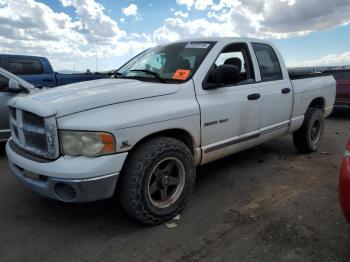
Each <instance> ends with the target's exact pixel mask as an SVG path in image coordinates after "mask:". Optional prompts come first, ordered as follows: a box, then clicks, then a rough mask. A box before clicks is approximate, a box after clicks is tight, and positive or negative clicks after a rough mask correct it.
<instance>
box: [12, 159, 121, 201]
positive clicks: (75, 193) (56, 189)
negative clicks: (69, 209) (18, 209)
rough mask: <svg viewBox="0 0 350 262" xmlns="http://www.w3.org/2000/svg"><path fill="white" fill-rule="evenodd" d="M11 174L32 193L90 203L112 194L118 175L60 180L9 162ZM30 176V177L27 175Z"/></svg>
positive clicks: (62, 199) (61, 199)
mask: <svg viewBox="0 0 350 262" xmlns="http://www.w3.org/2000/svg"><path fill="white" fill-rule="evenodd" d="M9 166H10V169H11V171H12V173H13V174H14V175H15V176H16V177H17V178H18V179H19V180H20V181H21V182H22V183H23V184H24V185H25V186H26V187H28V188H29V189H31V190H32V191H34V192H36V193H38V194H40V195H43V196H46V197H49V198H52V199H56V200H60V201H63V202H92V201H97V200H101V199H106V198H110V197H112V196H113V194H114V190H115V187H116V184H117V180H118V176H119V173H116V174H110V175H106V176H102V177H95V178H89V179H74V180H72V179H60V178H55V177H48V176H43V175H37V176H35V177H34V176H33V175H35V174H33V173H31V172H29V171H28V170H24V169H22V168H20V167H18V166H16V165H15V164H13V163H11V162H9ZM29 174H30V175H29Z"/></svg>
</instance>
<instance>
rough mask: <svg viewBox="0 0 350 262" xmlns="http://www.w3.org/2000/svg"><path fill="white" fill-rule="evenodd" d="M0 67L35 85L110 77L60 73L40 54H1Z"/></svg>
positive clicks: (43, 85) (54, 84) (44, 85)
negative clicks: (39, 55)
mask: <svg viewBox="0 0 350 262" xmlns="http://www.w3.org/2000/svg"><path fill="white" fill-rule="evenodd" d="M0 67H2V68H4V69H6V70H7V71H9V72H11V73H13V74H15V75H17V76H19V77H21V78H23V79H24V80H26V81H27V82H29V83H31V84H33V85H35V86H42V87H55V86H60V85H66V84H71V83H76V82H82V81H88V80H94V79H100V78H107V77H108V74H100V73H94V74H91V73H82V74H59V73H56V72H54V71H53V69H52V66H51V64H50V62H49V60H48V59H47V58H45V57H38V56H24V55H2V54H0Z"/></svg>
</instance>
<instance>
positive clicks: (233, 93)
mask: <svg viewBox="0 0 350 262" xmlns="http://www.w3.org/2000/svg"><path fill="white" fill-rule="evenodd" d="M334 100H335V80H334V78H333V77H331V76H323V77H313V78H305V79H299V80H290V78H289V75H288V71H287V69H286V67H285V65H284V62H283V59H282V57H281V55H280V53H279V52H278V51H277V50H276V49H275V48H274V47H273V45H272V44H270V43H268V42H265V41H261V40H256V39H246V38H205V39H196V40H188V41H179V42H175V43H170V44H165V45H160V46H157V47H155V48H152V49H149V50H147V51H145V52H143V53H141V54H139V55H138V56H136V57H135V58H133V59H132V60H130V61H129V62H128V63H126V64H125V65H124V66H122V67H121V68H120V69H119V70H118V71H116V72H115V75H114V77H112V78H110V79H101V80H94V81H90V82H82V83H77V84H72V85H67V86H62V87H59V88H55V89H53V90H48V91H43V92H39V93H37V94H33V95H28V96H25V97H16V98H14V99H12V100H10V101H9V103H8V106H9V108H10V123H11V130H12V138H11V139H10V140H9V141H8V143H7V145H6V152H7V156H8V160H9V165H10V168H11V170H12V172H13V174H14V175H15V176H16V177H17V178H19V180H21V181H22V182H23V183H24V184H25V185H26V186H28V187H29V188H31V189H32V190H34V191H36V192H37V193H39V194H42V195H44V196H47V197H50V198H53V199H57V200H61V201H65V202H88V201H95V200H100V199H105V198H109V197H112V196H113V195H114V193H117V194H118V195H119V200H120V201H121V204H122V206H123V207H124V209H125V210H126V212H127V213H128V214H129V215H130V216H131V217H132V218H134V219H136V220H138V221H140V222H142V223H144V224H148V225H155V224H159V223H162V222H164V221H166V220H169V219H171V218H173V217H174V216H175V215H177V214H178V213H179V212H180V211H181V210H182V209H183V208H184V207H185V205H186V203H187V202H188V200H189V199H190V196H191V194H192V191H193V188H194V185H195V174H196V168H195V167H196V166H198V165H203V164H206V163H208V162H211V161H214V160H216V159H219V158H222V157H225V156H228V155H230V154H232V153H235V152H238V151H241V150H244V149H247V148H250V147H253V146H256V145H258V144H261V143H264V142H266V141H268V140H271V139H274V138H276V137H279V136H282V135H285V134H287V133H293V137H294V144H295V146H296V147H297V149H298V150H299V151H301V152H313V151H315V150H316V149H317V147H318V146H319V144H320V140H321V137H322V133H323V130H324V119H325V117H327V116H328V115H329V114H330V113H331V111H332V109H333V103H334Z"/></svg>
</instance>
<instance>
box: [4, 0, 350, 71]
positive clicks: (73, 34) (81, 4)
mask: <svg viewBox="0 0 350 262" xmlns="http://www.w3.org/2000/svg"><path fill="white" fill-rule="evenodd" d="M349 13H350V2H349V1H347V0H333V1H332V2H331V4H329V2H328V1H326V0H308V1H301V0H265V1H261V0H163V1H162V0H145V1H141V0H46V1H44V0H16V1H13V0H12V1H11V0H0V53H20V54H32V55H42V56H47V57H49V59H50V60H51V61H52V62H53V65H54V67H55V69H56V70H62V69H71V70H72V69H73V68H75V69H76V70H79V71H81V70H85V69H87V68H89V69H91V70H93V71H94V70H95V69H96V66H97V69H98V70H110V69H113V68H116V67H118V66H119V65H121V64H122V63H124V62H125V61H126V60H127V59H128V58H130V57H132V56H133V55H135V54H136V53H138V52H140V51H142V50H143V49H145V48H148V47H151V46H155V45H157V44H159V43H164V42H168V41H173V40H178V39H186V38H193V37H205V36H249V37H256V38H265V39H268V40H270V41H272V42H273V43H274V44H276V45H277V47H278V48H279V49H280V51H281V53H282V54H283V56H284V58H285V60H286V61H287V64H288V65H289V66H319V65H344V64H350V45H349V44H348V43H349V42H350V24H349V22H350V15H349ZM96 57H97V63H96Z"/></svg>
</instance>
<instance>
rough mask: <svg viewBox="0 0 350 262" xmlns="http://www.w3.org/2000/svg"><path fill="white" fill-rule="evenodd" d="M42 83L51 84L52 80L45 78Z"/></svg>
mask: <svg viewBox="0 0 350 262" xmlns="http://www.w3.org/2000/svg"><path fill="white" fill-rule="evenodd" d="M43 82H53V79H49V78H45V79H43Z"/></svg>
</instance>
